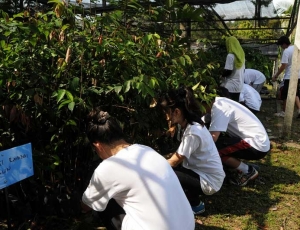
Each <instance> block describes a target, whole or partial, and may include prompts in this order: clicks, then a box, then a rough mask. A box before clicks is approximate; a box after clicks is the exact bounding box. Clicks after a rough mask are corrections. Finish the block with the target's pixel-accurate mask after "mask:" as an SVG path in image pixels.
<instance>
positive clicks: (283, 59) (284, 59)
mask: <svg viewBox="0 0 300 230" xmlns="http://www.w3.org/2000/svg"><path fill="white" fill-rule="evenodd" d="M288 63H289V55H288V52H286V49H285V50H284V51H283V53H282V57H281V64H288Z"/></svg>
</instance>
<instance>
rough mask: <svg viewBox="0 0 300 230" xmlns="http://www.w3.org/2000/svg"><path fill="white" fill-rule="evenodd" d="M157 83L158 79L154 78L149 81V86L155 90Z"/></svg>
mask: <svg viewBox="0 0 300 230" xmlns="http://www.w3.org/2000/svg"><path fill="white" fill-rule="evenodd" d="M156 82H157V81H156V79H155V78H154V77H152V78H151V79H150V81H149V86H150V87H151V88H154V86H155V83H156Z"/></svg>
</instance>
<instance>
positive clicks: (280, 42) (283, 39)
mask: <svg viewBox="0 0 300 230" xmlns="http://www.w3.org/2000/svg"><path fill="white" fill-rule="evenodd" d="M283 44H286V45H290V44H291V42H290V39H289V38H288V37H287V36H281V37H280V38H279V39H278V41H277V45H279V46H281V45H283Z"/></svg>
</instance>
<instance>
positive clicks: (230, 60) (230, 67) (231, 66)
mask: <svg viewBox="0 0 300 230" xmlns="http://www.w3.org/2000/svg"><path fill="white" fill-rule="evenodd" d="M224 69H228V70H233V69H234V55H233V54H228V55H227V57H226V62H225V67H224Z"/></svg>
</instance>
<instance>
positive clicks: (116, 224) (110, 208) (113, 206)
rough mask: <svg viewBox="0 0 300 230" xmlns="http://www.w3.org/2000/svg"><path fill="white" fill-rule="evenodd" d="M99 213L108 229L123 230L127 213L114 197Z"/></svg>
mask: <svg viewBox="0 0 300 230" xmlns="http://www.w3.org/2000/svg"><path fill="white" fill-rule="evenodd" d="M97 213H98V216H99V218H100V220H101V221H102V222H103V224H104V226H105V227H106V229H107V230H121V228H122V222H123V219H124V217H125V215H126V214H125V211H124V210H123V208H122V207H121V206H120V205H118V203H117V202H116V201H115V200H114V199H111V200H110V201H109V202H108V204H107V206H106V208H105V210H103V211H102V212H97Z"/></svg>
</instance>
